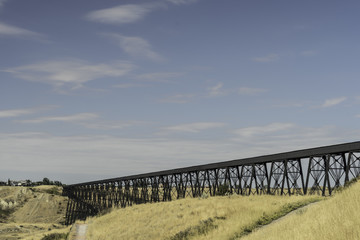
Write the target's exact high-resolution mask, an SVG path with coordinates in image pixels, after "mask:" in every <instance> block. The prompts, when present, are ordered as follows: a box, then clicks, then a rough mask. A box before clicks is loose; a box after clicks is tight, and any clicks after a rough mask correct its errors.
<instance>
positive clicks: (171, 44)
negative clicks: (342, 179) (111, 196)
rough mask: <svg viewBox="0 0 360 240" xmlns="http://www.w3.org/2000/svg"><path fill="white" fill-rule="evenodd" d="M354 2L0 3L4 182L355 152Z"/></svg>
mask: <svg viewBox="0 0 360 240" xmlns="http://www.w3.org/2000/svg"><path fill="white" fill-rule="evenodd" d="M359 12H360V2H359V1H353V0H348V1H335V0H319V1H313V0H311V1H310V0H303V1H285V0H273V1H268V0H252V1H245V0H225V1H219V0H153V1H151V0H148V1H137V0H131V1H130V0H129V1H127V0H117V1H116V0H102V1H98V0H77V1H72V0H62V1H49V0H31V1H30V0H26V1H25V0H0V166H1V167H0V181H6V180H7V179H8V178H10V179H17V180H20V179H22V180H24V179H30V180H33V181H39V180H42V179H43V178H44V177H48V178H49V179H50V180H59V181H61V182H63V183H66V184H71V183H78V182H85V181H91V180H98V179H105V178H113V177H121V176H127V175H132V174H139V173H147V172H153V171H160V170H166V169H172V168H179V167H187V166H193V165H199V164H207V163H213V162H220V161H226V160H232V159H241V158H245V157H253V156H260V155H267V154H271V153H279V152H285V151H292V150H298V149H303V148H311V147H318V146H326V145H331V144H338V143H346V142H353V141H358V140H359V139H360V138H359V136H360V126H359V120H360V109H359V107H360V93H359V86H360V79H359V77H360V66H359V57H360V31H358V30H359V29H358V25H359V22H360V15H359Z"/></svg>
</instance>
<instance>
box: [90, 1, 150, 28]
mask: <svg viewBox="0 0 360 240" xmlns="http://www.w3.org/2000/svg"><path fill="white" fill-rule="evenodd" d="M156 6H157V5H153V4H138V5H136V4H126V5H119V6H115V7H112V8H106V9H101V10H97V11H93V12H90V13H89V14H88V15H87V16H86V17H87V19H88V20H91V21H95V22H100V23H108V24H125V23H133V22H137V21H139V20H141V19H143V18H144V17H145V16H146V15H147V14H148V13H150V12H151V11H153V10H154V9H156Z"/></svg>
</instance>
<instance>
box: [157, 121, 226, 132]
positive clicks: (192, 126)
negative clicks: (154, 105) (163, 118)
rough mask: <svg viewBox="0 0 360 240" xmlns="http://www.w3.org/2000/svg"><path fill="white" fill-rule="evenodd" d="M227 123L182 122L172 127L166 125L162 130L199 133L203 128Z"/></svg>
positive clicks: (219, 126)
mask: <svg viewBox="0 0 360 240" xmlns="http://www.w3.org/2000/svg"><path fill="white" fill-rule="evenodd" d="M224 126H225V123H220V122H195V123H189V124H180V125H175V126H170V127H165V128H163V129H162V130H164V131H165V132H189V133H198V132H200V131H203V130H207V129H211V128H221V127H224Z"/></svg>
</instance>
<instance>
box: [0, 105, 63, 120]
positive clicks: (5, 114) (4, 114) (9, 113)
mask: <svg viewBox="0 0 360 240" xmlns="http://www.w3.org/2000/svg"><path fill="white" fill-rule="evenodd" d="M56 107H57V106H43V107H37V108H23V109H8V110H0V118H13V117H21V116H25V115H30V114H34V113H37V112H40V111H46V110H51V109H54V108H56Z"/></svg>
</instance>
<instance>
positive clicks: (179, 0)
mask: <svg viewBox="0 0 360 240" xmlns="http://www.w3.org/2000/svg"><path fill="white" fill-rule="evenodd" d="M167 1H168V2H171V3H172V4H175V5H183V4H192V3H196V2H198V1H199V0H167Z"/></svg>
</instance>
